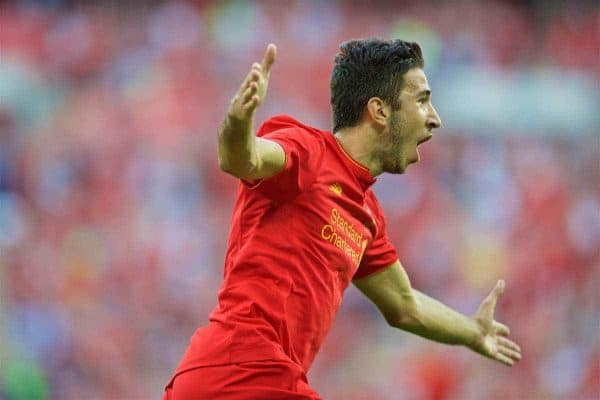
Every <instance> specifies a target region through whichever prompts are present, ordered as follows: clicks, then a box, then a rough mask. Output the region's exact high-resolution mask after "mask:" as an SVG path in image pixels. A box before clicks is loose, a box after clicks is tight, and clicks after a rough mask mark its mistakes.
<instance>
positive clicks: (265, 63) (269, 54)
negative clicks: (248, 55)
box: [261, 43, 277, 75]
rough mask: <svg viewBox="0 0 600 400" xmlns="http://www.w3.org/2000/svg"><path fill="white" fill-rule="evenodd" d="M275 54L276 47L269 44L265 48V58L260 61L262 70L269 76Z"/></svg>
mask: <svg viewBox="0 0 600 400" xmlns="http://www.w3.org/2000/svg"><path fill="white" fill-rule="evenodd" d="M276 54H277V47H275V45H274V44H273V43H270V44H269V45H268V46H267V50H266V51H265V56H264V57H263V60H262V64H261V66H262V69H263V71H264V73H265V74H267V75H268V74H269V72H271V66H272V65H273V63H274V62H275V55H276Z"/></svg>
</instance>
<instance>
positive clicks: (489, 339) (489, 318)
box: [471, 280, 521, 367]
mask: <svg viewBox="0 0 600 400" xmlns="http://www.w3.org/2000/svg"><path fill="white" fill-rule="evenodd" d="M502 292H504V281H503V280H500V281H498V283H497V284H496V287H495V288H494V289H493V290H492V291H491V293H490V294H489V295H488V296H487V297H486V298H485V299H484V300H483V302H482V303H481V305H480V306H479V309H478V310H477V313H476V314H475V316H474V317H473V319H474V320H475V322H476V323H477V325H478V326H479V329H480V336H479V337H478V339H477V340H476V341H475V343H473V344H472V345H471V348H472V349H473V350H474V351H476V352H477V353H479V354H482V355H484V356H486V357H489V358H491V359H493V360H496V361H499V362H501V363H503V364H506V365H508V366H510V367H512V366H513V365H514V364H515V363H516V362H517V361H519V360H520V359H521V348H520V347H519V346H518V345H517V344H516V343H515V342H513V341H512V340H510V339H508V337H507V336H508V334H509V333H510V330H509V329H508V326H506V325H504V324H501V323H500V322H497V321H494V309H495V308H496V302H497V301H498V298H499V297H500V295H501V294H502Z"/></svg>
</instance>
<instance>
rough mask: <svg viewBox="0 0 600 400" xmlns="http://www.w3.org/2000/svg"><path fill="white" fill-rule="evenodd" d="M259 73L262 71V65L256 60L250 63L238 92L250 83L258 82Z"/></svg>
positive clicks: (242, 90)
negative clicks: (250, 65)
mask: <svg viewBox="0 0 600 400" xmlns="http://www.w3.org/2000/svg"><path fill="white" fill-rule="evenodd" d="M261 73H262V66H261V65H260V64H259V63H256V62H255V63H254V64H252V68H250V72H248V75H246V78H245V79H244V82H242V84H241V86H240V90H239V92H240V93H242V92H244V90H246V89H247V88H248V86H249V85H250V83H252V82H258V80H259V79H260V74H261Z"/></svg>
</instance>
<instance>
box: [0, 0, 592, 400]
mask: <svg viewBox="0 0 600 400" xmlns="http://www.w3.org/2000/svg"><path fill="white" fill-rule="evenodd" d="M408 3H409V2H402V3H401V4H400V5H398V4H397V3H396V2H381V1H378V2H375V3H368V4H367V3H366V2H364V3H363V2H349V1H348V2H346V1H332V2H320V1H286V2H279V1H274V0H273V1H256V2H242V1H193V2H158V1H155V2H133V3H125V2H116V1H113V2H99V3H94V4H92V3H90V2H72V1H13V2H4V3H2V5H0V26H1V29H0V44H1V48H0V398H7V399H11V400H12V399H38V398H39V399H46V398H52V399H82V398H85V399H147V398H159V397H160V396H161V391H162V386H163V385H164V384H165V383H166V382H167V381H168V379H169V376H170V374H171V372H172V370H173V369H174V367H175V365H176V364H177V362H178V360H179V357H180V356H181V355H182V354H183V350H184V348H185V346H186V345H187V342H188V339H189V337H190V336H191V334H192V333H193V331H194V329H195V328H196V327H197V326H199V325H201V324H203V323H204V322H205V321H206V318H207V316H208V314H209V312H210V310H211V309H212V307H213V306H214V305H215V303H216V293H217V289H218V287H219V284H220V281H221V277H222V262H223V257H224V252H225V248H226V243H227V234H228V227H229V222H230V212H231V208H232V202H233V198H234V195H235V190H236V182H235V180H234V179H232V178H230V177H228V176H226V175H225V174H224V173H222V172H220V171H219V170H218V167H217V160H216V151H215V149H216V132H217V129H218V126H219V124H220V122H221V119H222V118H223V115H224V112H225V108H226V105H227V104H228V101H229V98H230V97H231V96H232V95H233V93H234V92H235V90H236V89H237V87H238V86H239V84H240V82H241V80H242V79H243V77H244V75H245V74H246V72H247V70H248V68H249V66H250V64H251V63H252V62H253V61H255V60H259V59H260V58H261V57H262V54H263V52H264V49H265V47H266V44H267V43H269V42H273V43H276V44H277V46H278V56H277V61H276V63H275V65H274V67H273V71H272V74H271V82H270V87H269V94H268V98H267V101H266V102H265V103H264V104H263V106H262V108H261V109H260V110H259V115H258V117H257V122H258V121H260V120H262V119H264V118H266V117H268V116H270V115H272V114H275V113H288V114H291V115H293V116H294V117H296V118H298V119H300V120H302V121H304V122H306V123H308V124H311V125H314V126H318V127H321V128H327V127H330V118H331V117H330V106H329V74H330V71H331V67H332V61H333V56H334V54H335V53H336V52H337V48H338V45H339V43H340V42H342V41H344V40H348V39H350V38H355V37H367V36H380V37H386V38H393V37H394V38H395V37H399V38H403V39H408V40H416V41H418V42H419V43H421V44H422V46H423V48H424V53H425V57H426V72H427V74H428V76H429V81H430V86H431V87H432V89H433V93H434V94H433V102H434V104H435V105H436V107H437V109H438V111H439V113H440V115H441V117H442V120H443V123H444V127H443V128H442V129H441V130H440V131H439V133H438V134H437V135H436V137H435V138H434V140H433V141H431V142H429V143H427V144H426V145H425V146H424V148H423V151H422V152H421V156H422V161H421V163H420V164H418V165H416V166H412V167H411V168H410V169H409V171H408V172H407V174H405V175H403V176H381V177H380V178H379V181H378V183H377V184H376V185H375V190H376V192H377V193H378V196H379V198H380V200H381V203H382V205H383V207H384V210H385V213H386V216H387V224H388V230H389V234H390V235H391V236H392V238H393V240H394V242H395V244H396V245H397V247H398V252H399V254H400V255H401V259H402V262H403V264H404V266H405V267H406V269H407V271H408V272H409V275H410V276H411V280H412V282H413V285H414V286H415V287H417V288H419V289H420V290H422V291H424V292H426V293H430V294H432V295H433V296H435V297H438V298H440V299H441V300H443V301H445V302H447V303H448V304H450V305H452V306H454V307H456V308H457V309H459V310H461V311H463V312H465V313H472V312H473V311H474V310H475V308H476V307H477V305H478V302H479V300H480V299H482V298H483V297H484V296H485V295H486V294H487V291H488V290H489V289H491V288H492V287H493V285H494V282H495V280H496V279H498V278H500V277H503V278H505V279H506V281H507V290H506V293H505V295H504V298H503V299H502V300H501V304H499V309H498V319H499V320H501V321H503V322H506V323H507V324H509V325H510V326H511V327H512V330H513V333H512V335H513V336H514V338H515V340H516V341H518V342H519V343H520V344H521V347H522V348H523V355H524V358H523V360H522V362H521V363H520V364H519V365H518V366H517V367H515V368H513V369H507V368H504V367H502V366H497V365H495V364H493V363H491V362H489V361H488V360H485V359H482V358H479V357H478V356H475V355H473V354H471V353H469V352H468V351H466V350H462V349H457V348H452V347H444V346H441V345H437V344H433V343H430V342H426V341H424V340H421V339H419V338H415V337H411V336H409V335H407V334H404V333H402V332H398V331H394V330H392V329H391V328H389V327H387V326H386V325H385V322H384V320H383V318H381V317H380V316H379V315H378V313H377V311H376V310H375V309H374V307H372V306H371V305H370V304H369V303H368V302H367V301H366V300H365V299H363V298H361V296H360V295H359V294H358V292H357V291H356V290H354V289H353V288H350V289H349V290H348V292H347V294H346V298H345V301H344V305H343V306H342V309H341V311H340V313H339V314H338V317H337V320H336V322H335V324H334V328H333V330H332V332H331V333H330V335H329V337H328V339H327V342H326V343H325V346H324V348H323V349H322V351H321V353H320V354H319V356H318V357H317V361H316V363H315V366H314V368H313V370H312V371H311V373H310V376H309V379H310V381H311V384H312V386H314V388H315V389H316V390H317V391H319V393H320V394H321V395H322V396H323V397H324V398H327V399H373V398H376V399H474V400H475V399H591V398H596V397H597V396H598V395H599V394H600V387H599V386H600V383H599V379H598V376H600V346H599V343H598V338H597V337H598V335H597V328H598V321H599V320H600V318H599V317H600V313H599V309H598V297H597V291H598V279H599V274H598V271H599V266H600V251H599V250H600V185H599V184H600V162H599V161H600V134H599V128H600V112H599V111H598V110H600V85H599V84H598V82H599V77H600V56H599V54H600V27H599V22H598V21H600V7H598V5H597V4H595V3H594V2H577V1H575V2H559V1H550V2H546V1H530V2H526V3H522V2H514V1H490V2H471V1H453V2H437V1H421V2H417V4H408Z"/></svg>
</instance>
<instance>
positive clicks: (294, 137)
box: [242, 117, 325, 200]
mask: <svg viewBox="0 0 600 400" xmlns="http://www.w3.org/2000/svg"><path fill="white" fill-rule="evenodd" d="M256 135H257V136H258V137H262V138H265V139H269V140H272V141H274V142H276V143H277V144H279V145H280V146H281V147H282V149H283V151H284V152H285V165H284V168H283V170H281V171H280V172H278V173H277V174H275V175H273V176H271V177H269V178H265V179H258V180H255V181H245V180H242V183H243V184H244V186H245V187H246V188H247V189H248V190H255V191H257V192H260V193H262V194H263V195H265V196H267V197H269V198H272V199H274V200H289V199H291V198H294V197H295V196H297V195H298V194H299V193H301V192H303V191H305V190H307V189H308V188H309V187H310V186H311V184H312V183H313V182H314V180H315V179H316V177H317V174H318V171H319V167H320V165H321V160H322V156H323V152H324V151H325V144H324V141H323V137H322V134H321V133H320V132H319V131H317V130H314V129H309V128H307V127H305V126H303V125H301V124H299V123H297V122H296V121H294V120H293V119H291V118H289V119H288V118H284V117H274V118H271V119H269V120H267V121H265V123H263V124H262V125H261V127H260V128H259V130H258V132H257V134H256Z"/></svg>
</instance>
